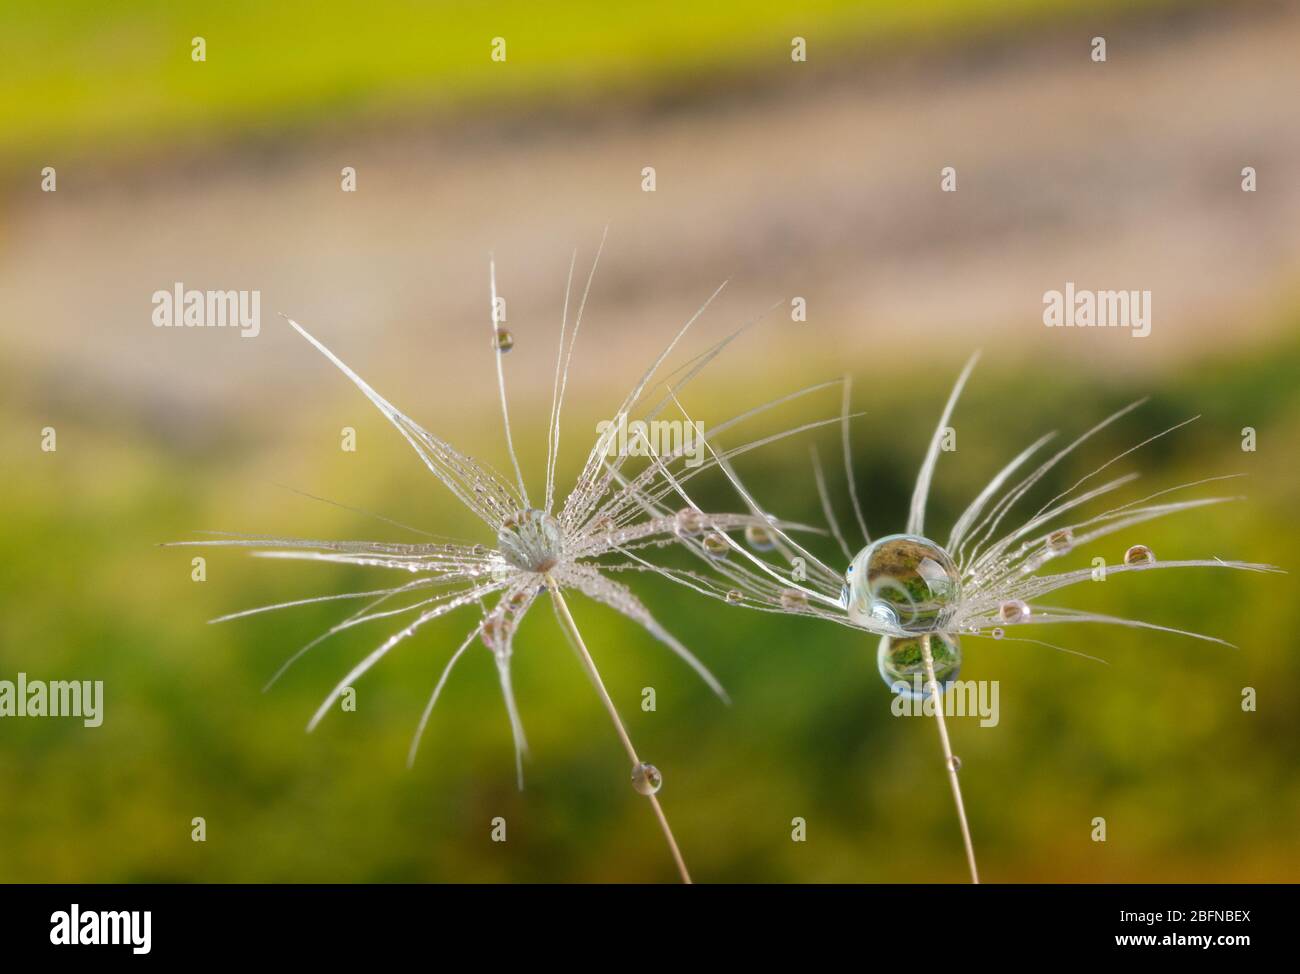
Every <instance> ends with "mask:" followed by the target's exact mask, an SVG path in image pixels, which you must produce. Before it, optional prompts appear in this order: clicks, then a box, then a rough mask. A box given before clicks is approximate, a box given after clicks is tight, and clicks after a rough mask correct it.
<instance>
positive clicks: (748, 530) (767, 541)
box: [745, 524, 776, 551]
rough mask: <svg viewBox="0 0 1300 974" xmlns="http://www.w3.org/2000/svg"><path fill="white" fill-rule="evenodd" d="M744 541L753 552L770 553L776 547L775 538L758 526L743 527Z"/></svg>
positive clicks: (748, 525) (765, 529)
mask: <svg viewBox="0 0 1300 974" xmlns="http://www.w3.org/2000/svg"><path fill="white" fill-rule="evenodd" d="M745 540H746V541H748V542H749V546H750V547H751V548H753V549H754V550H755V551H771V550H772V549H773V548H775V547H776V537H775V535H773V534H772V532H771V531H769V530H768V529H767V528H765V527H763V526H762V525H760V524H747V525H745Z"/></svg>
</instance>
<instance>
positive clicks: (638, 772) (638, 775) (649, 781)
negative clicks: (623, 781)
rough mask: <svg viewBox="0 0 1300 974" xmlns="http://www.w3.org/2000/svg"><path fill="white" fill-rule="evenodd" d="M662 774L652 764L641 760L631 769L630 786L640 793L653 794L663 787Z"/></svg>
mask: <svg viewBox="0 0 1300 974" xmlns="http://www.w3.org/2000/svg"><path fill="white" fill-rule="evenodd" d="M663 784H664V776H663V775H661V774H660V773H659V769H658V768H656V767H655V766H654V765H653V764H646V763H645V762H644V761H642V762H641V763H640V764H638V765H637V766H636V767H635V768H633V769H632V787H633V788H635V789H636V790H637V794H640V795H653V794H655V793H656V792H657V791H658V790H659V789H660V788H662V787H663Z"/></svg>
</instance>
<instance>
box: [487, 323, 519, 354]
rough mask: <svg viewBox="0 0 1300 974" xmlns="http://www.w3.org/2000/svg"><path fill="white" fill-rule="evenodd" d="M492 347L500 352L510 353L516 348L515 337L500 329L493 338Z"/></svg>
mask: <svg viewBox="0 0 1300 974" xmlns="http://www.w3.org/2000/svg"><path fill="white" fill-rule="evenodd" d="M492 347H493V348H495V349H496V350H497V351H498V352H508V351H510V349H512V348H514V347H515V336H514V335H512V334H510V332H508V331H507V330H506V329H504V328H498V329H497V330H496V334H495V335H493V336H492Z"/></svg>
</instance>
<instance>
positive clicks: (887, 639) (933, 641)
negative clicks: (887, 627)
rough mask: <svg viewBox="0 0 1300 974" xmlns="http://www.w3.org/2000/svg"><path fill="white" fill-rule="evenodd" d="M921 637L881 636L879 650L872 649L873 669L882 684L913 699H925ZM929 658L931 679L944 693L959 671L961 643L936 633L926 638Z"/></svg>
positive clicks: (949, 636) (950, 636)
mask: <svg viewBox="0 0 1300 974" xmlns="http://www.w3.org/2000/svg"><path fill="white" fill-rule="evenodd" d="M922 638H924V637H922V636H906V637H904V638H901V639H895V638H894V637H892V636H881V637H880V647H879V648H878V649H877V650H876V666H877V668H879V670H880V677H881V679H883V680H884V681H885V685H886V686H887V687H889V688H890V689H891V690H893V691H894V692H895V693H897V694H901V695H902V696H905V697H910V698H912V699H913V700H918V699H922V698H924V697H926V696H927V693H926V689H925V686H926V682H927V676H926V672H925V656H924V655H923V652H922V649H921V640H922ZM930 655H931V656H932V657H933V659H934V678H935V680H936V681H937V682H938V684H939V688H940V690H941V691H942V690H947V689H948V687H950V686H951V685H952V683H953V681H954V680H956V679H957V674H959V673H960V672H961V642H960V640H958V638H957V637H956V636H953V635H950V634H948V633H946V632H936V633H934V634H933V635H932V636H931V637H930Z"/></svg>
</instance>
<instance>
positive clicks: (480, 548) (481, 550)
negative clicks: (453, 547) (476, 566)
mask: <svg viewBox="0 0 1300 974" xmlns="http://www.w3.org/2000/svg"><path fill="white" fill-rule="evenodd" d="M470 553H471V554H474V555H477V556H478V557H479V558H482V557H483V556H484V555H486V554H487V553H488V549H487V545H485V544H476V545H475V546H474V547H473V548H471V549H470Z"/></svg>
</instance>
